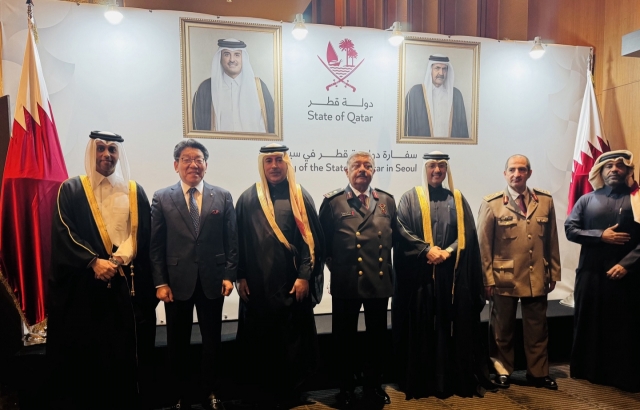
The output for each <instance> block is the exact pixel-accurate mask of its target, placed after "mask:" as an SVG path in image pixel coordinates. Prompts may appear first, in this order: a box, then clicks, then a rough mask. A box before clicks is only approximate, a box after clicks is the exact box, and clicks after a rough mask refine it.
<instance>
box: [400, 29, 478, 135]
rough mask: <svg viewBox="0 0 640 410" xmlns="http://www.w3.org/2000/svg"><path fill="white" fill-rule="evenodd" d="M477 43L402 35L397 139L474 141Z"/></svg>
mask: <svg viewBox="0 0 640 410" xmlns="http://www.w3.org/2000/svg"><path fill="white" fill-rule="evenodd" d="M479 65H480V43H478V42H471V41H459V40H449V39H434V38H422V37H411V36H410V37H406V38H405V41H404V42H403V44H402V46H401V48H400V64H399V67H400V72H399V76H398V129H397V142H399V143H409V144H477V143H478V75H479Z"/></svg>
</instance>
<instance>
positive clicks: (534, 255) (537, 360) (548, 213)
mask: <svg viewBox="0 0 640 410" xmlns="http://www.w3.org/2000/svg"><path fill="white" fill-rule="evenodd" d="M531 173H532V170H531V164H530V162H529V159H528V158H527V157H525V156H523V155H513V156H511V157H510V158H509V159H508V160H507V164H506V167H505V170H504V177H505V179H506V181H507V184H508V186H507V188H506V189H505V190H504V191H500V192H496V193H494V194H491V195H487V196H485V197H484V200H483V201H482V205H481V206H480V213H479V215H478V241H479V242H480V253H481V255H482V267H483V270H484V284H485V293H486V297H487V299H490V300H491V301H492V302H493V303H492V309H491V319H490V332H491V333H490V334H491V336H490V342H489V343H490V356H491V360H492V362H493V364H494V367H495V369H496V373H497V376H496V380H495V381H496V384H497V385H498V386H500V387H503V388H507V387H509V385H510V381H509V375H510V374H511V373H512V372H513V362H514V350H513V329H514V327H515V322H516V309H517V307H518V299H520V302H521V307H522V323H523V330H524V345H525V346H524V348H525V349H524V350H525V355H526V358H527V379H528V380H529V382H530V383H532V384H533V385H534V386H536V387H545V388H548V389H552V390H555V389H557V388H558V385H557V384H556V382H555V380H553V379H552V378H550V377H549V361H548V356H547V341H548V329H547V294H548V293H549V292H551V291H552V290H553V289H554V288H555V284H556V281H559V280H560V250H559V247H558V230H557V226H556V214H555V209H554V206H553V198H551V194H550V193H549V192H548V191H544V190H541V189H537V188H534V189H529V188H528V187H527V180H528V179H529V177H531Z"/></svg>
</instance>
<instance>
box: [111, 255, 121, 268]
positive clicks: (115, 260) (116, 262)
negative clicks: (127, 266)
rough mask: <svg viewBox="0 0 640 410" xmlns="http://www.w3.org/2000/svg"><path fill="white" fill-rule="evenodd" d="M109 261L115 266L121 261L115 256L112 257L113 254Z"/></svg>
mask: <svg viewBox="0 0 640 410" xmlns="http://www.w3.org/2000/svg"><path fill="white" fill-rule="evenodd" d="M109 262H111V263H113V264H114V265H116V267H118V266H120V265H121V263H120V262H118V260H117V259H116V258H114V257H113V256H110V257H109Z"/></svg>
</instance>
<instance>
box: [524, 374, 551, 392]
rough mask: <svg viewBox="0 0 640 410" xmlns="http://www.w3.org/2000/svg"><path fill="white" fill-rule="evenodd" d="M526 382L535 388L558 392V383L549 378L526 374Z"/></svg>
mask: <svg viewBox="0 0 640 410" xmlns="http://www.w3.org/2000/svg"><path fill="white" fill-rule="evenodd" d="M527 380H528V381H529V383H531V385H532V386H535V387H544V388H545V389H549V390H558V383H556V381H555V380H553V379H552V378H551V377H549V376H544V377H533V376H529V375H528V374H527Z"/></svg>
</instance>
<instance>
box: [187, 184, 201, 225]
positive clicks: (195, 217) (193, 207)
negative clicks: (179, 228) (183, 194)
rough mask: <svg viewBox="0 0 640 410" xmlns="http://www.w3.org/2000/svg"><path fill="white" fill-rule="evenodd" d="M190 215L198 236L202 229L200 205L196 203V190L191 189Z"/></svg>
mask: <svg viewBox="0 0 640 410" xmlns="http://www.w3.org/2000/svg"><path fill="white" fill-rule="evenodd" d="M188 192H189V215H191V222H193V227H194V228H195V230H196V235H198V229H200V212H199V211H198V203H197V202H196V197H195V196H194V194H195V192H196V189H195V188H189V191H188Z"/></svg>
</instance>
